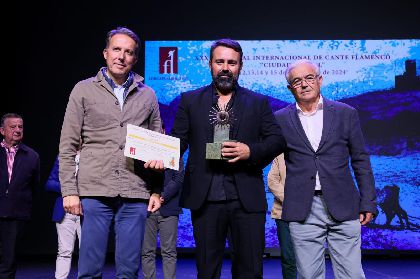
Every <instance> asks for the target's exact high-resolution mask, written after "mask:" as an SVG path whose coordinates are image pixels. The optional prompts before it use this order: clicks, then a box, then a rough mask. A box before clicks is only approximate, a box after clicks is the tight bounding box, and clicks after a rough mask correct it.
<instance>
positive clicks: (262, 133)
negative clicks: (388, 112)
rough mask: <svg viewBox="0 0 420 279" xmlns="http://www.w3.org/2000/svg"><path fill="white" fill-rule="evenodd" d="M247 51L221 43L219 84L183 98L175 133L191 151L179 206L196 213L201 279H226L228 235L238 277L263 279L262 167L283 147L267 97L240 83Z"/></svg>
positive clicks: (216, 56)
mask: <svg viewBox="0 0 420 279" xmlns="http://www.w3.org/2000/svg"><path fill="white" fill-rule="evenodd" d="M242 56H243V52H242V48H241V46H240V45H239V43H238V42H236V41H233V40H231V39H221V40H218V41H215V42H214V43H213V44H212V46H211V49H210V61H209V67H210V70H211V75H212V78H213V82H212V83H211V84H210V85H208V86H205V87H202V88H199V89H197V90H194V91H190V92H186V93H183V94H182V96H181V102H180V105H179V108H178V112H177V114H176V117H175V122H174V126H173V128H172V135H173V136H175V137H178V138H180V140H181V155H182V153H184V152H185V151H186V150H187V149H188V148H189V156H188V161H187V166H186V171H185V178H184V185H183V189H182V194H181V200H180V203H181V206H182V207H185V208H189V209H190V210H191V218H192V223H193V228H194V229H193V231H194V239H195V244H196V265H197V270H198V278H220V274H221V267H222V262H223V254H224V249H225V244H226V237H227V235H228V232H229V234H230V236H231V244H232V247H231V251H232V278H262V276H263V253H264V246H265V226H264V225H265V218H266V211H267V201H266V196H265V188H264V182H263V175H262V169H263V168H264V167H265V166H266V165H268V164H269V163H270V162H271V161H272V160H273V159H274V158H275V157H276V156H277V155H279V154H280V153H281V152H282V151H283V150H284V149H285V147H286V146H285V140H284V138H283V136H282V132H281V129H280V127H279V126H278V124H277V123H276V121H275V119H274V116H273V113H272V110H271V107H270V104H269V101H268V98H267V96H263V95H261V94H258V93H255V92H252V91H250V90H248V89H246V88H243V87H241V86H239V85H238V78H239V74H240V72H241V69H242Z"/></svg>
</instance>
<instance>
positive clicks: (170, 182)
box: [159, 159, 184, 217]
mask: <svg viewBox="0 0 420 279" xmlns="http://www.w3.org/2000/svg"><path fill="white" fill-rule="evenodd" d="M183 181H184V161H183V160H182V159H181V160H180V162H179V171H176V170H171V169H166V170H165V182H164V183H163V192H162V193H161V196H162V197H163V198H164V202H163V204H162V206H161V207H160V208H159V212H160V214H161V215H162V216H163V217H167V216H176V215H179V214H180V213H181V212H182V208H181V207H180V206H179V197H180V196H181V188H182V183H183Z"/></svg>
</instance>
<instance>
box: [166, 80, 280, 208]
mask: <svg viewBox="0 0 420 279" xmlns="http://www.w3.org/2000/svg"><path fill="white" fill-rule="evenodd" d="M213 92H214V91H213V84H210V85H209V86H205V87H202V88H199V89H197V90H194V91H190V92H186V93H183V94H182V95H181V102H180V105H179V108H178V111H177V114H176V117H175V122H174V125H173V128H172V135H173V136H175V137H178V138H180V140H181V154H183V153H184V152H185V150H186V149H187V148H189V156H188V161H187V166H186V171H185V178H184V185H183V190H182V194H181V200H180V203H181V206H183V207H185V208H190V209H192V210H197V209H199V208H200V207H201V206H202V205H203V203H204V202H205V201H206V197H207V193H208V190H209V187H210V183H211V180H212V176H213V170H212V165H213V164H214V163H215V162H212V160H206V158H205V155H206V143H209V142H213V129H214V128H213V125H212V124H211V123H210V121H209V114H210V110H211V107H212V94H213ZM235 94H236V96H235V101H234V104H233V109H234V113H235V115H234V117H235V119H236V120H235V122H234V125H233V132H232V139H234V140H237V141H239V142H242V143H245V144H247V145H248V146H249V149H250V151H251V155H250V158H249V159H248V160H245V161H239V162H236V163H234V164H232V169H233V173H234V177H235V182H236V188H237V191H238V195H239V199H240V201H241V203H242V205H243V206H244V208H245V210H247V211H249V212H261V211H266V210H267V201H266V196H265V188H264V182H263V175H262V169H263V168H264V167H265V166H266V165H267V164H269V163H270V162H271V161H272V160H273V159H274V157H276V156H277V155H279V154H280V153H281V152H282V150H283V149H284V148H285V141H284V138H283V136H282V133H281V129H280V127H279V125H278V124H277V123H276V121H275V119H274V115H273V113H272V111H271V107H270V104H269V101H268V98H267V96H264V95H261V94H258V93H255V92H252V91H250V90H248V89H245V88H242V87H239V86H238V88H237V90H236V93H235Z"/></svg>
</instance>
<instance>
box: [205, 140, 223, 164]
mask: <svg viewBox="0 0 420 279" xmlns="http://www.w3.org/2000/svg"><path fill="white" fill-rule="evenodd" d="M206 159H207V160H222V159H223V157H222V143H221V142H211V143H206Z"/></svg>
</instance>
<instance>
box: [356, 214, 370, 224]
mask: <svg viewBox="0 0 420 279" xmlns="http://www.w3.org/2000/svg"><path fill="white" fill-rule="evenodd" d="M372 219H373V213H372V212H362V213H360V216H359V220H360V224H362V225H366V224H367V223H369V222H370V221H372Z"/></svg>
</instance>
